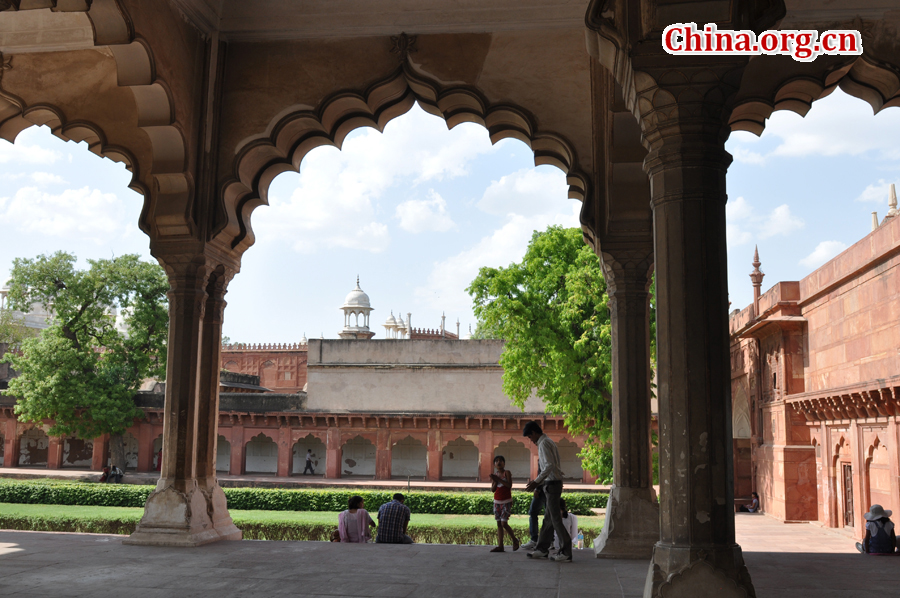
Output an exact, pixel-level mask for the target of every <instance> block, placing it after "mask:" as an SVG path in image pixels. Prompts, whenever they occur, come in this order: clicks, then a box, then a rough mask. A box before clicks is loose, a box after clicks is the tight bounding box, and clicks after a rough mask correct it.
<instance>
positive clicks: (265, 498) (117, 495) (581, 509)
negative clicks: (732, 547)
mask: <svg viewBox="0 0 900 598" xmlns="http://www.w3.org/2000/svg"><path fill="white" fill-rule="evenodd" d="M153 489H154V486H138V485H134V484H97V483H86V482H70V483H46V482H43V481H40V480H0V502H8V503H17V504H45V505H84V506H100V507H143V506H144V503H145V502H147V496H149V495H150V493H151V492H152V491H153ZM224 491H225V496H226V497H227V499H228V507H229V508H230V509H239V510H262V511H335V512H339V511H343V510H344V509H346V508H347V501H348V500H349V498H350V497H351V496H354V495H356V494H358V495H359V496H362V497H363V499H364V500H365V501H366V505H367V507H368V508H369V509H370V510H373V511H374V510H376V509H377V507H378V506H379V505H381V504H382V503H385V502H388V501H390V500H391V496H393V494H394V492H392V491H384V490H359V491H353V490H345V489H335V490H287V489H281V488H224ZM404 494H405V495H406V505H407V506H408V507H409V508H410V510H411V511H412V512H413V513H431V514H435V515H485V514H489V513H491V511H492V508H493V497H492V496H491V494H490V493H489V492H479V493H465V492H419V491H416V492H409V493H404ZM563 498H565V499H566V503H567V505H568V508H569V510H570V511H572V512H573V513H575V514H576V515H591V514H592V512H591V510H590V509H591V508H604V507H606V501H607V499H608V495H606V494H600V493H588V492H573V493H569V494H563ZM530 504H531V493H529V492H515V493H513V513H515V514H517V515H524V514H526V513H527V512H528V506H529V505H530Z"/></svg>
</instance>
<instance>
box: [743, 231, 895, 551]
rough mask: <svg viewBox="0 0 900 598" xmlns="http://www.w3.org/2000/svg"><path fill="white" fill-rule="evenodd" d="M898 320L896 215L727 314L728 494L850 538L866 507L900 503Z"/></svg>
mask: <svg viewBox="0 0 900 598" xmlns="http://www.w3.org/2000/svg"><path fill="white" fill-rule="evenodd" d="M757 310H758V311H757ZM898 316H900V219H898V218H887V219H886V220H885V221H884V222H883V223H882V224H881V225H880V226H879V227H878V228H876V229H875V230H874V231H873V232H872V233H870V234H869V235H867V236H866V237H865V238H863V239H862V240H861V241H859V242H858V243H856V244H855V245H853V246H852V247H850V248H849V249H847V250H846V251H844V252H843V253H841V254H840V255H839V256H837V257H836V258H834V259H833V260H831V261H830V262H828V263H827V264H825V265H824V266H822V267H821V268H819V269H818V270H816V271H815V272H813V273H811V274H810V275H809V276H807V277H806V278H804V279H803V280H801V281H799V282H779V283H777V284H776V285H775V286H773V287H772V288H771V289H769V290H768V291H767V292H766V293H764V294H762V295H761V296H760V297H759V300H758V302H757V304H756V305H749V306H748V307H746V308H745V309H743V310H741V311H737V310H735V311H734V312H732V315H731V386H732V400H733V410H732V416H733V428H734V430H735V439H734V444H735V453H734V455H735V495H736V496H741V497H748V496H749V493H750V491H751V490H756V491H757V492H759V495H760V500H761V502H762V507H763V510H764V511H765V512H766V513H768V514H770V515H773V516H775V517H777V518H779V519H783V520H785V521H820V522H821V523H823V524H824V525H827V526H829V527H838V528H848V529H850V530H852V531H853V534H854V535H856V536H861V535H862V534H863V533H864V524H865V520H864V519H863V514H864V513H865V512H866V511H868V508H869V506H871V505H872V504H880V505H882V506H884V507H885V508H886V509H892V508H898V507H900V451H898V445H900V436H898V430H900V427H898V423H900V356H898V352H897V347H900V320H898ZM748 428H749V429H748ZM739 430H740V431H741V434H738V431H739ZM745 430H746V432H747V433H746V434H745V433H744V431H745ZM748 451H749V452H751V453H752V457H751V458H750V459H748V458H747V457H748V455H747V452H748Z"/></svg>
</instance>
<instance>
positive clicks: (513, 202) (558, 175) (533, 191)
mask: <svg viewBox="0 0 900 598" xmlns="http://www.w3.org/2000/svg"><path fill="white" fill-rule="evenodd" d="M567 191H568V185H567V184H566V175H565V174H564V173H563V172H562V171H561V170H559V169H558V168H553V167H547V168H542V169H536V168H526V169H523V170H519V171H517V172H514V173H512V174H509V175H506V176H504V177H501V178H500V180H499V181H493V182H491V184H490V186H489V187H488V188H487V189H486V190H485V191H484V195H483V196H482V197H481V200H480V201H479V202H478V207H479V208H480V209H481V210H483V211H485V212H487V213H488V214H495V215H498V216H506V215H508V214H519V215H522V216H534V215H537V214H543V213H546V212H547V210H548V208H549V209H552V208H553V207H555V206H558V205H559V201H560V199H561V198H566V195H567ZM566 201H570V200H566Z"/></svg>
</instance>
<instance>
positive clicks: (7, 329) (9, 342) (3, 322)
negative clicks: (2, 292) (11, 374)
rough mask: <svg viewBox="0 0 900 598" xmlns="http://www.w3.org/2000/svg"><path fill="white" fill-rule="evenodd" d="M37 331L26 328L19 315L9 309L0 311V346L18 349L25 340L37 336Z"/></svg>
mask: <svg viewBox="0 0 900 598" xmlns="http://www.w3.org/2000/svg"><path fill="white" fill-rule="evenodd" d="M37 334H38V331H37V330H35V329H34V328H27V327H26V326H25V322H24V321H23V320H22V316H21V315H20V314H17V313H15V312H14V311H13V310H11V309H0V345H6V347H7V348H8V349H18V348H19V346H20V345H21V344H22V341H24V340H25V339H26V338H32V337H35V336H37Z"/></svg>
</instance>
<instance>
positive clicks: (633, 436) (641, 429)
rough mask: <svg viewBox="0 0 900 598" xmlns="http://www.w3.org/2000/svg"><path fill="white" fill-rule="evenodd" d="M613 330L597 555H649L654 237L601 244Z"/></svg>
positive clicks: (654, 508) (653, 519) (655, 521)
mask: <svg viewBox="0 0 900 598" xmlns="http://www.w3.org/2000/svg"><path fill="white" fill-rule="evenodd" d="M600 257H601V259H602V261H603V274H604V277H605V278H606V292H607V295H608V296H609V318H610V326H611V332H612V426H613V486H612V488H611V489H610V493H609V504H608V506H607V508H606V523H605V524H604V525H603V532H602V533H601V534H600V536H598V537H597V539H596V540H595V541H594V554H595V555H596V556H597V557H605V558H631V559H649V558H650V557H651V555H652V554H653V545H654V544H656V542H657V541H658V540H659V503H658V502H657V499H656V492H655V491H654V490H653V470H652V465H651V458H650V377H651V371H650V280H651V273H652V268H653V245H652V243H649V242H647V243H644V244H637V243H636V244H633V245H627V246H624V247H615V246H603V247H601V255H600Z"/></svg>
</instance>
